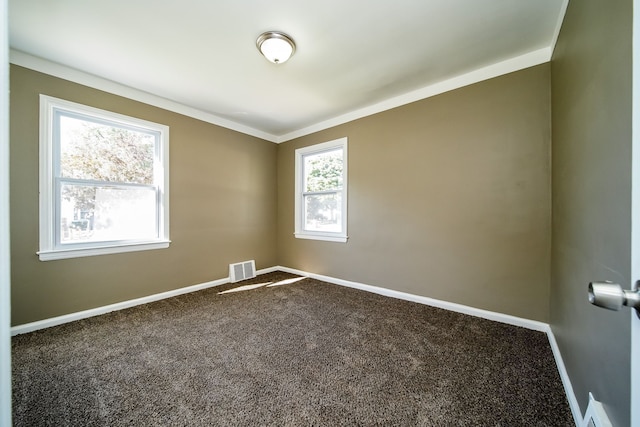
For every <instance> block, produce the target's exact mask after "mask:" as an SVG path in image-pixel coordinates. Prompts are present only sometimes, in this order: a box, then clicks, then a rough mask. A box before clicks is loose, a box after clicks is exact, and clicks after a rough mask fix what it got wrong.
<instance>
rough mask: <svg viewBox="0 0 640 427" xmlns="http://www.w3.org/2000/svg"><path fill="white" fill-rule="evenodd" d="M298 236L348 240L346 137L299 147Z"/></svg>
mask: <svg viewBox="0 0 640 427" xmlns="http://www.w3.org/2000/svg"><path fill="white" fill-rule="evenodd" d="M295 169H296V171H295V174H296V197H295V215H296V216H295V236H296V237H298V238H302V239H317V240H328V241H333V242H346V241H347V138H341V139H337V140H335V141H329V142H325V143H322V144H317V145H312V146H310V147H304V148H299V149H297V150H296V165H295Z"/></svg>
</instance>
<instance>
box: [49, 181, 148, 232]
mask: <svg viewBox="0 0 640 427" xmlns="http://www.w3.org/2000/svg"><path fill="white" fill-rule="evenodd" d="M61 194H62V204H61V206H60V242H61V243H82V242H94V241H113V240H136V239H155V238H157V237H158V227H157V220H156V192H155V190H154V189H153V188H123V187H106V186H102V187H94V186H83V185H71V184H63V185H62V188H61Z"/></svg>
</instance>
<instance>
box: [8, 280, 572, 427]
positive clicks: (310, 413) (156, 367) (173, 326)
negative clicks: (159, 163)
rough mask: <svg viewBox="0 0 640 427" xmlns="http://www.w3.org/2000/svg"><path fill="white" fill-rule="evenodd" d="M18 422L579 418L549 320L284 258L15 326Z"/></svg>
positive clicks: (461, 422) (543, 422)
mask: <svg viewBox="0 0 640 427" xmlns="http://www.w3.org/2000/svg"><path fill="white" fill-rule="evenodd" d="M13 410H14V425H16V426H44V425H47V426H93V425H96V426H125V425H126V426H156V425H158V426H252V425H279V426H298V425H316V426H324V425H327V426H335V425H361V426H376V425H379V426H387V425H407V426H409V425H411V426H413V425H419V426H570V425H573V422H572V417H571V413H570V410H569V406H568V403H567V400H566V397H565V395H564V392H563V388H562V384H561V381H560V377H559V375H558V372H557V368H556V366H555V364H554V360H553V355H552V353H551V349H550V347H549V343H548V340H547V337H546V335H544V334H543V333H540V332H534V331H530V330H527V329H523V328H518V327H514V326H510V325H504V324H500V323H496V322H492V321H488V320H484V319H479V318H475V317H470V316H466V315H462V314H458V313H453V312H448V311H445V310H441V309H437V308H433V307H428V306H424V305H420V304H416V303H411V302H407V301H400V300H395V299H392V298H387V297H383V296H380V295H376V294H371V293H367V292H363V291H359V290H355V289H349V288H344V287H340V286H336V285H332V284H328V283H324V282H320V281H317V280H313V279H301V278H297V277H295V276H292V275H289V274H285V273H272V274H268V275H263V276H260V277H258V278H256V279H254V280H250V281H245V282H240V283H237V284H233V285H231V284H230V285H225V286H223V287H217V288H211V289H207V290H204V291H200V292H196V293H192V294H188V295H182V296H178V297H175V298H171V299H167V300H162V301H158V302H155V303H151V304H146V305H143V306H138V307H134V308H131V309H127V310H122V311H118V312H113V313H109V314H106V315H102V316H98V317H94V318H90V319H85V320H80V321H77V322H73V323H69V324H65V325H61V326H57V327H53V328H49V329H46V330H41V331H37V332H33V333H30V334H25V335H19V336H16V337H14V338H13Z"/></svg>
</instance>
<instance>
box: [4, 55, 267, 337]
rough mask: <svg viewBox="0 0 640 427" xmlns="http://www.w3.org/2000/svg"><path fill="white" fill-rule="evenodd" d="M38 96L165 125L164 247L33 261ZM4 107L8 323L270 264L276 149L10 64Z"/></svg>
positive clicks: (228, 132) (35, 222) (63, 312)
mask: <svg viewBox="0 0 640 427" xmlns="http://www.w3.org/2000/svg"><path fill="white" fill-rule="evenodd" d="M40 93H42V94H46V95H50V96H55V97H58V98H63V99H67V100H70V101H74V102H78V103H82V104H86V105H90V106H92V107H97V108H102V109H105V110H110V111H116V112H118V113H122V114H127V115H130V116H134V117H139V118H142V119H145V120H150V121H154V122H158V123H162V124H165V125H168V126H169V127H170V137H171V140H170V198H171V199H170V209H171V224H170V225H171V235H170V237H171V240H172V243H171V246H170V248H169V249H164V250H154V251H144V252H133V253H126V254H117V255H103V256H94V257H86V258H76V259H70V260H59V261H46V262H41V261H39V259H38V257H37V255H36V251H37V250H38V108H39V107H38V105H39V104H38V102H39V99H38V96H39V94H40ZM10 108H11V119H10V120H11V122H10V124H11V143H10V144H11V200H10V205H11V271H12V277H11V279H12V288H11V297H12V298H11V302H12V324H13V325H17V324H23V323H26V322H31V321H35V320H40V319H44V318H49V317H53V316H58V315H62V314H67V313H73V312H77V311H80V310H85V309H89V308H94V307H99V306H104V305H107V304H111V303H115V302H119V301H124V300H129V299H132V298H137V297H142V296H146V295H150V294H154V293H158V292H163V291H167V290H171V289H176V288H180V287H184V286H189V285H194V284H199V283H204V282H208V281H211V280H215V279H220V278H223V277H227V276H228V264H229V263H231V262H238V261H243V260H248V259H255V260H256V264H257V265H256V266H257V268H264V267H271V266H273V265H275V264H276V254H275V244H274V242H275V236H276V235H275V231H274V224H275V223H276V218H275V215H276V202H275V197H274V194H275V192H276V152H277V145H275V144H272V143H270V142H267V141H263V140H260V139H257V138H253V137H250V136H246V135H243V134H240V133H237V132H233V131H230V130H226V129H223V128H220V127H217V126H214V125H211V124H208V123H205V122H201V121H198V120H195V119H192V118H188V117H185V116H182V115H179V114H175V113H172V112H169V111H166V110H162V109H159V108H155V107H152V106H149V105H145V104H142V103H139V102H135V101H131V100H128V99H125V98H122V97H118V96H115V95H111V94H107V93H104V92H101V91H98V90H95V89H90V88H87V87H84V86H81V85H78V84H74V83H71V82H68V81H65V80H61V79H58V78H55V77H51V76H47V75H44V74H40V73H37V72H34V71H31V70H27V69H24V68H21V67H17V66H12V67H11V99H10Z"/></svg>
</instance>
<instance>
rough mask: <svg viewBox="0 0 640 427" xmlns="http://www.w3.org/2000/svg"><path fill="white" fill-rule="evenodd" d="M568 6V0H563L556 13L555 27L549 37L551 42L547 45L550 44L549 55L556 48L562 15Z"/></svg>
mask: <svg viewBox="0 0 640 427" xmlns="http://www.w3.org/2000/svg"><path fill="white" fill-rule="evenodd" d="M568 6H569V0H563V1H562V5H561V6H560V13H559V14H558V22H556V28H555V30H554V32H553V38H552V39H551V44H550V45H549V46H551V47H550V50H551V56H553V51H554V50H555V49H556V43H558V37H560V30H561V29H562V23H563V22H564V17H565V15H566V14H567V7H568ZM549 59H551V58H549Z"/></svg>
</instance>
